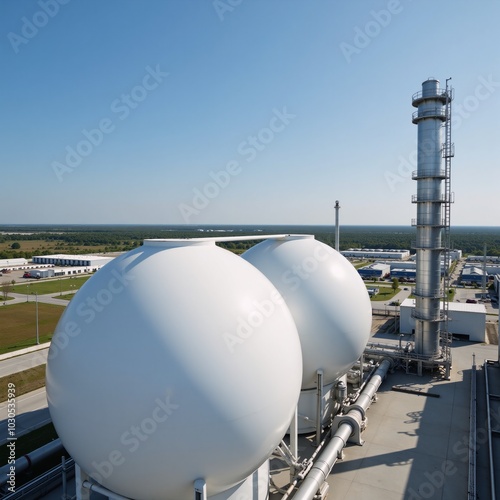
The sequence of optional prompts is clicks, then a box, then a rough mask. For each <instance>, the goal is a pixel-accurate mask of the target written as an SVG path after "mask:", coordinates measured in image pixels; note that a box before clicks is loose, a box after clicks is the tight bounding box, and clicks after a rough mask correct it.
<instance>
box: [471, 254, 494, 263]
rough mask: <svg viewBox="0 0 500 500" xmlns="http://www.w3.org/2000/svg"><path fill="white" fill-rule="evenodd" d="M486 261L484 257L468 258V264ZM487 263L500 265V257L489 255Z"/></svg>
mask: <svg viewBox="0 0 500 500" xmlns="http://www.w3.org/2000/svg"><path fill="white" fill-rule="evenodd" d="M484 259H485V256H484V255H469V256H468V257H467V262H483V261H484ZM486 262H490V263H491V264H500V257H497V256H496V255H487V256H486Z"/></svg>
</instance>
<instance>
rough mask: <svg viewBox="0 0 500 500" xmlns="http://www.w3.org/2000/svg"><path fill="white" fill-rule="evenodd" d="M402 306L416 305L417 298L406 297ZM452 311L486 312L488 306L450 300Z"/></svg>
mask: <svg viewBox="0 0 500 500" xmlns="http://www.w3.org/2000/svg"><path fill="white" fill-rule="evenodd" d="M401 307H415V299H405V300H403V302H401ZM449 310H450V311H456V312H471V313H472V312H473V313H482V314H486V307H485V306H484V304H468V303H466V302H450V304H449Z"/></svg>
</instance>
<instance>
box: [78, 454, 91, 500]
mask: <svg viewBox="0 0 500 500" xmlns="http://www.w3.org/2000/svg"><path fill="white" fill-rule="evenodd" d="M89 479H90V477H89V475H88V474H87V473H86V472H85V471H83V470H82V469H81V467H80V466H79V465H78V464H76V463H75V488H76V500H90V490H89V489H88V488H86V487H85V483H86V482H87V483H88V482H89Z"/></svg>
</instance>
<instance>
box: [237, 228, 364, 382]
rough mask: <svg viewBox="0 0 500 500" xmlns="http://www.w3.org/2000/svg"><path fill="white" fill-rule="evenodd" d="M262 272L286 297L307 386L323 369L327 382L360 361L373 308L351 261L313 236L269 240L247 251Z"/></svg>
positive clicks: (248, 259) (248, 257)
mask: <svg viewBox="0 0 500 500" xmlns="http://www.w3.org/2000/svg"><path fill="white" fill-rule="evenodd" d="M242 257H243V258H244V259H245V260H247V261H248V262H250V263H251V264H253V265H254V266H255V267H257V269H259V270H260V271H262V272H263V273H264V274H265V275H266V276H267V277H268V278H269V279H270V280H271V282H272V283H273V284H274V286H275V287H276V288H277V289H278V290H279V291H280V293H281V295H282V296H283V298H284V299H285V302H286V304H287V305H288V307H289V309H290V311H291V313H292V316H293V317H294V320H295V323H296V325H297V330H298V332H299V337H300V342H301V346H302V356H303V379H302V389H310V388H312V387H314V386H315V381H316V372H317V370H318V369H322V370H323V373H324V383H325V384H328V383H331V382H333V381H335V380H336V379H338V378H339V377H340V376H342V375H343V374H344V373H346V372H347V371H348V370H349V368H351V366H352V365H353V364H354V363H355V362H356V360H357V359H358V358H359V356H360V355H361V354H362V353H363V350H364V348H365V346H366V343H367V341H368V338H369V335H370V330H371V318H372V310H371V304H370V299H369V296H368V293H367V291H366V287H365V285H364V283H363V280H362V279H361V277H360V276H359V274H358V272H357V271H356V269H354V267H353V266H352V264H351V263H350V262H349V261H348V260H347V259H346V258H345V257H343V256H342V255H341V254H340V253H339V252H337V251H335V250H334V249H333V248H331V247H329V246H328V245H325V244H324V243H321V242H319V241H317V240H316V239H314V238H313V237H312V236H311V237H307V236H297V237H287V238H286V239H278V240H274V239H269V240H265V241H263V242H262V243H259V244H258V245H255V246H254V247H252V248H251V249H250V250H248V251H247V252H245V253H244V254H243V256H242Z"/></svg>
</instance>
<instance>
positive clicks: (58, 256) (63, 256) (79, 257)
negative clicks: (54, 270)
mask: <svg viewBox="0 0 500 500" xmlns="http://www.w3.org/2000/svg"><path fill="white" fill-rule="evenodd" d="M35 257H37V258H43V259H69V260H88V259H92V260H96V259H113V258H114V257H110V256H106V255H68V254H62V253H57V254H54V255H35V256H33V258H35Z"/></svg>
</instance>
